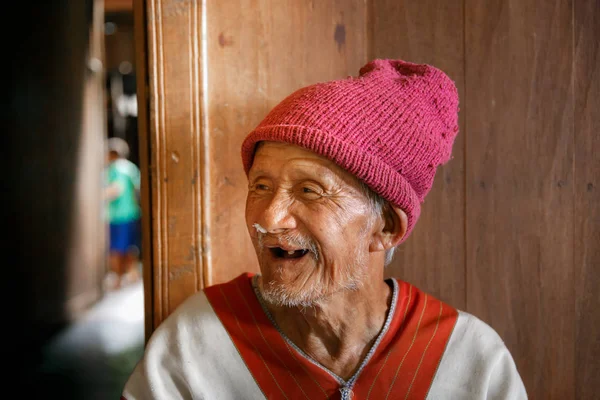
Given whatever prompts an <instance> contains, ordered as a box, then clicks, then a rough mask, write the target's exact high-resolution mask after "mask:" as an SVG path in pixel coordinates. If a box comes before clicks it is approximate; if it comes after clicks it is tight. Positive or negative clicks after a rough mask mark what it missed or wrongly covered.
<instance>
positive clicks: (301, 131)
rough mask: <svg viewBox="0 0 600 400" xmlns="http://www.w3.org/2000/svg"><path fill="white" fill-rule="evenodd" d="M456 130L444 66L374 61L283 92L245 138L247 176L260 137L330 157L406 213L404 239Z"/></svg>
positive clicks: (452, 91) (454, 100) (454, 102)
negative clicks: (353, 71) (350, 74)
mask: <svg viewBox="0 0 600 400" xmlns="http://www.w3.org/2000/svg"><path fill="white" fill-rule="evenodd" d="M457 133H458V92H457V90H456V86H455V85H454V82H453V81H452V80H451V79H450V78H449V77H448V76H447V75H446V74H445V73H444V72H442V71H441V70H439V69H437V68H435V67H433V66H430V65H426V64H413V63H409V62H405V61H402V60H373V61H371V62H370V63H368V64H366V65H365V66H364V67H362V68H361V69H360V73H359V76H358V77H348V78H346V79H341V80H336V81H330V82H323V83H317V84H315V85H311V86H307V87H304V88H302V89H299V90H297V91H296V92H294V93H292V94H291V95H289V96H288V97H287V98H285V99H284V100H283V101H282V102H281V103H279V104H278V105H277V106H275V108H273V110H271V112H270V113H269V114H268V115H267V116H266V117H265V119H264V120H263V121H262V122H261V123H260V124H259V125H258V126H257V127H256V128H255V129H254V130H253V131H252V132H250V134H248V136H247V137H246V138H245V140H244V142H243V144H242V162H243V164H244V170H245V172H246V174H248V172H249V170H250V167H251V166H252V162H253V158H254V150H255V147H256V144H257V143H258V142H260V141H263V140H268V141H278V142H286V143H291V144H295V145H298V146H301V147H304V148H306V149H309V150H311V151H313V152H315V153H317V154H320V155H322V156H325V157H327V158H329V159H331V160H332V161H334V162H335V163H336V164H338V165H340V166H341V167H342V168H344V169H345V170H347V171H349V172H350V173H352V174H354V175H355V176H357V177H358V178H359V179H361V180H362V181H364V182H365V183H366V184H367V185H368V186H369V187H371V188H372V189H373V190H374V191H375V192H376V193H378V194H379V195H380V196H382V197H383V198H385V199H386V200H388V201H389V202H390V203H392V204H393V205H396V206H399V207H400V208H402V209H403V210H404V212H406V214H407V216H408V230H407V232H406V235H405V236H404V238H403V240H402V241H404V240H405V239H406V238H407V237H408V236H409V234H410V232H411V231H412V229H413V227H414V226H415V223H416V222H417V219H418V218H419V215H420V212H421V203H422V202H423V201H424V199H425V196H426V195H427V193H428V192H429V190H430V189H431V186H432V184H433V178H434V176H435V172H436V168H437V167H438V166H439V165H441V164H444V163H446V162H447V161H448V160H449V159H450V157H451V152H452V145H453V143H454V139H455V138H456V135H457Z"/></svg>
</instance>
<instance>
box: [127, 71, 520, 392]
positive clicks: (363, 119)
mask: <svg viewBox="0 0 600 400" xmlns="http://www.w3.org/2000/svg"><path fill="white" fill-rule="evenodd" d="M457 120H458V95H457V91H456V87H455V86H454V83H453V82H452V80H450V79H449V77H448V76H447V75H446V74H444V73H443V72H442V71H440V70H439V69H437V68H435V67H433V66H430V65H422V64H413V63H408V62H404V61H401V60H374V61H372V62H370V63H368V64H367V65H365V66H364V67H363V68H362V69H361V70H360V74H359V76H357V77H349V78H346V79H342V80H337V81H332V82H324V83H318V84H315V85H312V86H308V87H305V88H302V89H300V90H298V91H296V92H295V93H292V94H291V95H290V96H289V97H287V98H286V99H284V100H283V101H282V102H281V103H280V104H279V105H277V106H276V107H275V108H274V109H273V110H272V111H271V112H270V113H269V115H267V117H266V118H265V119H264V120H263V121H262V122H261V123H260V124H259V125H258V126H257V127H256V129H254V130H253V131H252V132H251V133H250V134H249V135H248V136H247V137H246V139H245V141H244V142H243V144H242V161H243V165H244V169H245V172H246V174H247V176H248V181H249V185H248V196H247V202H246V224H247V227H248V231H249V233H250V237H251V238H252V242H253V244H254V247H255V250H256V254H257V257H258V261H259V264H260V274H256V275H254V274H251V273H247V274H243V275H241V276H239V277H237V278H236V279H234V280H232V281H230V282H227V283H223V284H219V285H215V286H212V287H209V288H206V289H204V290H203V291H201V292H199V293H197V294H195V295H194V296H192V297H191V298H189V299H188V300H187V301H186V302H185V303H184V304H182V305H181V306H180V307H179V308H178V309H177V310H176V311H175V312H174V313H173V314H172V315H171V316H169V317H168V318H167V320H165V322H164V323H163V324H162V325H161V326H159V327H158V329H157V330H156V331H155V332H154V334H153V336H152V338H151V340H150V341H149V343H148V346H147V348H146V351H145V354H144V357H143V359H142V360H141V361H140V363H139V364H138V365H137V367H136V369H135V371H134V372H133V374H132V375H131V377H130V379H129V381H128V382H127V384H126V387H125V389H124V392H123V398H125V399H128V400H133V399H178V398H185V399H188V398H197V399H265V398H269V399H424V398H427V399H526V398H527V395H526V391H525V389H524V386H523V383H522V381H521V378H520V376H519V373H518V371H517V369H516V367H515V363H514V361H513V358H512V356H511V354H510V353H509V351H508V350H507V348H506V346H505V345H504V343H503V341H502V340H501V338H500V337H499V336H498V335H497V333H496V332H495V331H494V330H493V329H492V328H491V327H489V326H488V325H487V324H485V323H484V322H482V321H480V320H479V319H477V318H476V317H474V316H472V315H470V314H468V313H465V312H462V311H458V310H456V309H454V308H453V307H452V306H450V305H448V304H445V303H443V302H441V301H439V300H437V299H435V298H433V297H432V296H430V295H428V294H427V293H425V292H423V291H421V290H419V289H418V288H416V287H414V286H412V285H411V284H409V283H407V282H403V281H401V280H398V279H384V267H385V265H386V263H388V262H389V260H390V259H391V256H392V252H393V250H394V248H395V247H396V246H397V245H399V244H400V243H402V242H403V241H404V240H406V238H407V237H408V236H409V234H410V232H411V230H412V229H413V227H414V226H415V223H416V222H417V219H418V217H419V213H420V204H421V203H422V202H423V200H424V198H425V196H426V194H427V193H428V192H429V190H430V189H431V185H432V183H433V179H434V175H435V171H436V168H437V167H438V166H439V165H440V164H443V163H445V162H447V161H448V160H449V159H450V157H451V149H452V145H453V142H454V139H455V137H456V134H457V132H458V123H457Z"/></svg>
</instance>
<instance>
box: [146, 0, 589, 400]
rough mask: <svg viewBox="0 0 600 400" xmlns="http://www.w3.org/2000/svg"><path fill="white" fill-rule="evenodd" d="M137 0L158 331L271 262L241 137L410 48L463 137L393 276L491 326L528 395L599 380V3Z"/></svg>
mask: <svg viewBox="0 0 600 400" xmlns="http://www.w3.org/2000/svg"><path fill="white" fill-rule="evenodd" d="M207 3H208V4H207ZM134 10H135V13H136V23H137V26H138V31H137V35H138V36H137V43H138V44H137V45H138V46H140V43H141V44H142V48H143V49H144V50H143V51H139V52H138V54H139V57H140V58H139V59H138V69H137V70H138V72H139V71H142V73H141V74H140V75H142V76H140V81H139V83H140V84H138V87H139V90H140V92H139V96H140V99H141V104H142V106H141V108H142V110H140V118H141V119H143V120H144V121H140V127H141V130H140V133H141V137H140V143H141V145H142V154H141V159H142V162H143V163H145V165H147V167H148V168H147V169H146V170H145V171H144V181H145V193H146V195H145V200H144V201H145V203H144V204H145V210H146V211H145V212H146V213H147V214H148V216H149V217H151V219H149V218H146V221H150V223H147V224H146V227H145V231H144V234H145V235H146V236H145V241H146V243H148V245H147V246H145V249H146V250H145V251H146V253H145V255H144V265H151V266H152V268H146V269H145V271H146V273H147V275H146V277H145V279H146V284H147V285H146V287H147V297H146V299H147V303H146V305H147V307H146V309H147V317H148V318H147V321H148V324H147V336H148V335H149V334H150V333H151V332H152V330H153V329H154V328H155V327H156V326H157V325H158V324H159V323H160V322H161V321H162V320H163V319H164V318H165V317H166V316H167V315H169V314H170V313H171V312H172V311H173V309H174V308H175V307H176V306H177V305H179V304H180V303H181V302H182V301H183V300H184V299H185V298H186V297H187V296H189V295H190V294H192V293H194V292H196V291H197V290H200V289H201V288H202V287H204V286H206V285H210V284H214V283H219V282H223V281H225V280H228V279H231V278H233V277H234V276H236V275H237V274H239V273H241V272H243V271H257V270H258V268H257V266H256V261H255V257H254V253H253V250H252V248H251V245H250V241H249V239H248V236H247V232H246V229H245V225H244V219H243V208H244V201H245V195H246V180H245V177H244V174H243V171H242V166H241V160H240V156H239V147H240V144H241V141H242V139H243V137H244V136H245V134H247V132H248V131H249V130H250V129H252V128H253V127H254V126H255V125H256V124H257V123H258V122H259V121H260V120H261V118H262V117H263V116H264V115H265V114H266V113H267V111H268V110H269V109H270V107H272V106H274V105H275V104H276V103H277V102H278V101H280V100H281V99H282V98H283V97H284V96H285V95H287V94H288V93H290V92H291V91H292V90H294V89H296V88H298V87H301V86H304V85H307V84H310V83H314V82H316V81H320V80H328V79H333V78H339V77H344V76H347V75H355V74H356V73H357V72H358V69H359V68H360V66H362V65H363V64H364V63H366V62H367V61H368V60H370V59H372V58H403V59H406V60H410V61H414V62H423V63H431V64H433V65H436V66H438V67H440V68H442V69H443V70H444V71H446V72H447V73H448V74H449V75H450V76H451V77H452V79H454V81H455V82H456V84H457V87H458V90H459V94H460V97H461V112H460V129H461V130H460V133H459V136H458V138H457V141H456V143H455V147H454V158H453V159H452V160H451V161H450V163H448V164H447V165H445V166H443V167H442V168H440V170H439V172H438V174H437V176H436V181H435V183H434V188H433V190H432V191H431V193H430V194H429V196H428V197H427V199H426V201H425V203H424V204H423V211H422V216H421V219H420V221H419V222H418V224H417V226H416V228H415V230H414V232H413V234H412V236H411V238H410V239H409V240H407V242H406V243H405V244H404V245H403V246H402V247H401V248H400V249H399V251H398V252H397V255H396V257H395V260H394V262H393V264H392V265H391V266H390V267H389V268H388V271H387V273H388V274H389V275H394V276H398V277H400V278H402V279H405V280H407V281H409V282H412V283H414V284H416V285H417V286H420V287H421V288H423V289H425V290H426V291H429V292H431V293H432V294H434V295H436V296H438V297H440V298H441V299H443V300H445V301H447V302H449V303H451V304H453V305H455V306H456V307H458V308H460V309H463V310H465V311H468V312H471V313H473V314H475V315H476V316H478V317H480V318H481V319H483V320H484V321H486V322H487V323H489V324H490V325H491V326H492V327H494V328H495V329H496V330H497V331H498V332H499V333H500V335H501V336H502V337H503V338H504V339H505V341H506V343H507V345H508V347H509V348H510V350H511V351H512V353H513V355H514V357H515V360H516V362H517V366H518V368H519V370H520V372H521V374H522V376H523V379H524V381H525V385H526V387H527V390H528V392H529V394H530V398H532V399H592V398H594V395H595V393H597V392H598V391H600V383H598V379H597V378H598V377H599V376H598V375H599V373H598V372H597V371H598V370H599V368H600V362H598V359H599V358H600V343H599V340H598V334H597V331H598V330H599V329H600V312H598V311H597V309H598V308H599V306H600V304H599V301H598V299H597V296H596V293H597V292H598V290H599V289H600V284H599V283H598V282H599V281H600V279H599V278H600V277H599V274H600V272H599V271H598V270H597V268H596V269H595V268H594V267H595V266H598V265H599V264H600V250H599V248H600V190H599V187H600V181H599V177H600V157H599V156H598V151H599V150H600V148H599V144H600V143H599V142H600V141H599V139H598V131H599V130H600V123H599V122H598V121H599V120H600V118H599V116H598V110H600V104H599V103H600V100H599V99H600V67H599V66H600V50H599V41H600V2H598V1H597V0H554V1H542V0H523V1H519V2H516V1H510V0H494V1H485V2H484V1H482V0H463V1H452V2H449V1H443V0H423V1H420V2H408V1H395V0H394V1H392V0H370V1H367V2H364V1H358V0H337V1H333V2H317V1H308V0H307V1H270V0H259V1H249V0H229V1H226V2H219V3H218V4H217V3H213V2H200V1H198V2H195V1H184V2H182V1H176V0H149V1H147V2H143V1H142V0H136V3H135V6H134ZM138 48H139V47H138ZM140 60H141V62H142V64H143V65H142V66H141V67H140ZM145 68H147V70H146V69H145ZM144 101H147V107H146V108H145V109H144V106H143V104H144Z"/></svg>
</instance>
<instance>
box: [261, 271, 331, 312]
mask: <svg viewBox="0 0 600 400" xmlns="http://www.w3.org/2000/svg"><path fill="white" fill-rule="evenodd" d="M263 279H264V278H263ZM260 291H261V294H262V297H263V298H264V299H265V301H267V302H268V303H269V304H272V305H274V306H277V307H313V306H315V305H316V304H317V303H318V302H319V300H322V299H323V296H322V295H319V294H317V291H316V290H314V289H312V290H308V289H304V288H294V287H291V286H290V285H287V284H285V283H281V282H277V281H274V280H263V281H262V282H261V285H260Z"/></svg>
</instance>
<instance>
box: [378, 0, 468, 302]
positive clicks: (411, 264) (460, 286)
mask: <svg viewBox="0 0 600 400" xmlns="http://www.w3.org/2000/svg"><path fill="white" fill-rule="evenodd" d="M463 14H464V10H463V4H462V2H452V1H444V0H427V1H421V2H408V1H393V0H375V1H373V2H372V6H371V9H370V20H371V22H370V25H369V26H370V29H369V31H370V37H369V43H370V46H369V54H370V58H401V59H405V60H407V61H412V62H418V63H427V64H432V65H434V66H436V67H438V68H440V69H442V70H443V71H444V72H446V73H447V74H448V75H449V76H450V77H451V78H452V79H453V80H454V81H455V83H456V86H457V88H458V91H459V96H460V98H461V99H462V101H464V89H465V82H464V48H463V39H464V38H463V25H464V24H463ZM461 107H462V106H461ZM463 108H464V107H463ZM459 118H460V121H459V123H460V132H459V135H458V137H457V139H456V141H455V144H454V148H453V157H454V158H453V159H452V160H451V161H450V162H449V163H447V164H446V165H444V166H442V167H440V168H439V169H438V171H437V173H436V178H435V181H434V184H433V188H432V190H431V192H430V193H429V194H428V196H427V197H426V200H425V202H424V204H423V205H422V211H421V217H420V219H419V221H418V222H417V225H416V226H415V229H414V231H413V233H412V234H411V237H409V238H408V239H407V241H406V242H405V243H403V244H402V245H401V246H400V247H399V248H398V249H397V252H396V255H395V257H394V261H393V263H392V264H390V265H389V266H388V270H387V275H388V276H396V277H398V278H401V279H404V280H406V281H408V282H411V283H413V284H414V285H416V286H418V287H420V288H421V289H423V290H425V291H427V292H429V293H431V294H432V295H434V296H437V297H438V298H440V299H442V300H444V301H446V302H448V303H450V304H452V305H454V306H455V307H458V308H464V306H465V240H464V212H465V211H464V201H465V199H464V189H465V187H464V185H465V181H464V158H465V154H464V143H465V137H466V134H467V133H466V130H465V128H466V127H465V123H464V113H460V116H459Z"/></svg>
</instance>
